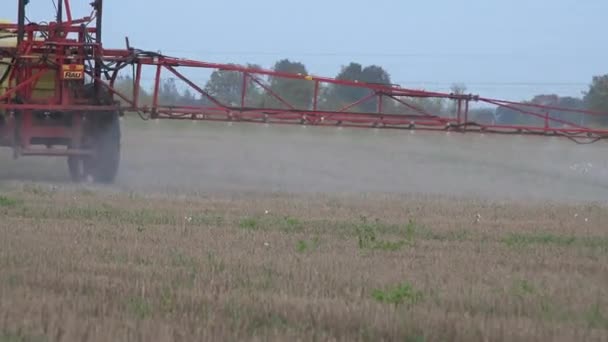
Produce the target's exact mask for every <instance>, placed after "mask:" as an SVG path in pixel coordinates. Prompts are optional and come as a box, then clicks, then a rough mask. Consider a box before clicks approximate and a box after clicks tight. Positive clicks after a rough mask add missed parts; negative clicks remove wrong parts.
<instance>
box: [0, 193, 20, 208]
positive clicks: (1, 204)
mask: <svg viewBox="0 0 608 342" xmlns="http://www.w3.org/2000/svg"><path fill="white" fill-rule="evenodd" d="M20 204H22V201H21V200H18V199H14V198H10V197H6V196H2V195H0V208H15V207H17V206H19V205H20Z"/></svg>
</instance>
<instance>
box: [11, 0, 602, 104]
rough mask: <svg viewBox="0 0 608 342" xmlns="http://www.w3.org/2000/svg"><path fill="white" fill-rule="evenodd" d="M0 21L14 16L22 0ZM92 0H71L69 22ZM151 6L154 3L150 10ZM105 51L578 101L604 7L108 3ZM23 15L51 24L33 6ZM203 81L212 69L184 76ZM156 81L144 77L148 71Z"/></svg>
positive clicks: (326, 1)
mask: <svg viewBox="0 0 608 342" xmlns="http://www.w3.org/2000/svg"><path fill="white" fill-rule="evenodd" d="M4 1H5V2H8V5H7V4H4V5H3V6H2V12H1V13H0V18H6V19H13V20H16V16H17V15H16V12H17V10H16V8H17V5H16V3H17V0H4ZM90 2H91V1H90V0H72V7H73V8H74V12H75V15H79V16H82V15H83V14H88V13H89V12H90V7H89V5H88V4H89V3H90ZM152 3H154V4H152ZM104 4H105V5H104V6H105V18H104V41H103V43H104V46H105V47H107V48H122V47H124V46H125V43H124V38H125V36H129V39H130V42H131V44H132V45H133V46H135V47H137V48H141V49H146V50H154V51H159V50H160V51H161V52H162V53H165V54H168V55H172V56H176V57H184V58H192V59H197V60H203V61H209V62H219V63H228V62H230V63H241V64H245V63H257V64H260V65H262V66H263V67H266V68H270V67H272V65H273V64H274V62H276V61H277V60H279V59H282V58H289V59H290V60H293V61H299V62H302V63H304V64H305V65H306V66H307V68H308V71H309V72H310V73H311V74H314V75H320V76H330V77H333V76H335V75H336V74H337V73H338V72H339V70H340V68H341V66H343V65H347V64H349V63H350V62H358V63H361V64H363V65H370V64H375V65H380V66H382V67H384V68H385V69H386V70H387V71H388V72H389V74H390V75H391V78H392V81H393V83H398V84H400V85H401V86H403V87H410V88H416V89H427V90H437V91H448V90H449V87H450V85H451V84H452V83H464V84H466V85H467V88H468V92H472V93H475V94H480V95H483V96H488V97H495V98H501V99H509V100H525V99H529V98H530V97H532V96H534V95H535V94H540V93H543V94H558V95H562V96H581V93H582V92H583V91H585V90H586V89H588V85H589V83H590V81H591V79H592V77H593V76H594V75H599V74H605V73H608V45H607V44H605V37H604V35H605V25H603V23H604V22H605V16H606V13H608V1H606V0H467V1H455V0H426V1H405V0H376V1H369V0H333V1H330V0H306V1H284V0H258V1H251V0H222V1H203V0H171V1H162V0H157V1H151V0H128V1H118V0H105V2H104ZM28 11H29V12H28V13H29V14H28V18H29V19H30V20H32V21H41V20H49V19H51V18H52V11H53V1H52V0H31V1H30V5H28ZM190 75H192V77H193V78H195V80H196V81H198V82H199V83H202V84H204V81H205V80H206V77H207V74H205V73H198V74H190ZM150 77H151V76H150Z"/></svg>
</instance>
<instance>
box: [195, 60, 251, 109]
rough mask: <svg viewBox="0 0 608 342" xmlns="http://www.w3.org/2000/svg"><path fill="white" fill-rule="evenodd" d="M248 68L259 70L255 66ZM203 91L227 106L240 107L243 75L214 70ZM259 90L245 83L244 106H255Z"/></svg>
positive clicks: (249, 82) (249, 83)
mask: <svg viewBox="0 0 608 342" xmlns="http://www.w3.org/2000/svg"><path fill="white" fill-rule="evenodd" d="M248 67H249V68H256V69H260V68H261V67H259V66H257V65H251V64H250V65H248ZM205 91H206V92H207V93H208V94H209V95H211V96H213V97H215V98H216V99H218V100H219V101H220V102H221V103H223V104H225V105H228V106H240V105H241V96H242V92H243V73H242V72H238V71H230V70H216V71H214V72H213V73H212V74H211V77H210V78H209V81H207V84H206V85H205ZM260 95H261V92H260V89H259V88H258V87H257V86H256V85H255V84H254V83H253V82H252V81H251V80H249V81H248V82H247V92H246V98H245V106H246V107H247V106H254V105H255V106H257V105H258V104H259V103H258V102H259V99H260Z"/></svg>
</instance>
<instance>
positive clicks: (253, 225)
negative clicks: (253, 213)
mask: <svg viewBox="0 0 608 342" xmlns="http://www.w3.org/2000/svg"><path fill="white" fill-rule="evenodd" d="M239 227H241V228H242V229H247V230H258V229H259V228H260V221H259V220H258V219H256V218H252V217H250V218H246V219H243V220H241V222H239Z"/></svg>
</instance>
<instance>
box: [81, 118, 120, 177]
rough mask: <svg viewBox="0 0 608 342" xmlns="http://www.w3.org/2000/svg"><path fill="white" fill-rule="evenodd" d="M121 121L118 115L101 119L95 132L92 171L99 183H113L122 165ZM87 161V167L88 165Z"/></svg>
mask: <svg viewBox="0 0 608 342" xmlns="http://www.w3.org/2000/svg"><path fill="white" fill-rule="evenodd" d="M120 140H121V132H120V119H119V116H118V113H113V114H111V115H108V116H103V117H101V118H100V120H99V123H98V126H97V127H96V129H95V130H94V139H93V141H94V142H95V143H94V145H93V150H94V151H95V153H94V156H93V158H92V160H91V165H90V171H91V174H92V176H93V179H94V180H95V181H96V182H98V183H113V182H114V180H115V179H116V175H117V174H118V167H119V165H120ZM86 164H87V163H86V160H85V165H86Z"/></svg>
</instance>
